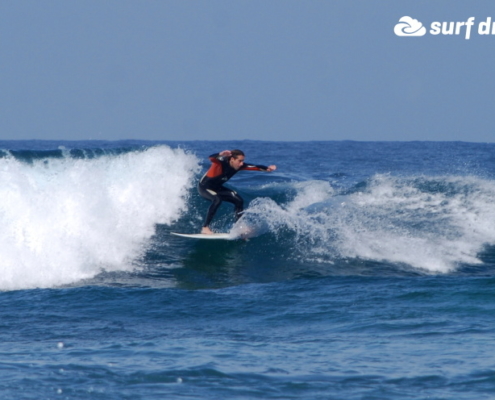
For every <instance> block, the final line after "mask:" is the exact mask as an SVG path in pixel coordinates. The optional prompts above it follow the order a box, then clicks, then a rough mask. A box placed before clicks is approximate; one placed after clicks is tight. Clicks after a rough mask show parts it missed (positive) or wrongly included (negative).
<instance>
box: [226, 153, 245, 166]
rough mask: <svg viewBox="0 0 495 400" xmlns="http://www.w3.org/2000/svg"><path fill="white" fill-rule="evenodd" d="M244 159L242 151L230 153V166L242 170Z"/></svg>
mask: <svg viewBox="0 0 495 400" xmlns="http://www.w3.org/2000/svg"><path fill="white" fill-rule="evenodd" d="M244 157H245V156H244V152H243V151H242V150H232V151H231V152H230V160H229V164H230V166H231V167H232V168H234V169H236V170H238V169H240V168H241V167H242V166H243V165H244Z"/></svg>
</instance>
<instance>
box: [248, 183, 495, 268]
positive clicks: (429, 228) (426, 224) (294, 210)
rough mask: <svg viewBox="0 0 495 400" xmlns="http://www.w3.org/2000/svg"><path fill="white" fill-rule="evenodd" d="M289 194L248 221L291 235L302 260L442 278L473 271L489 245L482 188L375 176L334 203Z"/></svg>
mask: <svg viewBox="0 0 495 400" xmlns="http://www.w3.org/2000/svg"><path fill="white" fill-rule="evenodd" d="M294 187H295V188H296V190H297V195H296V197H295V198H294V199H293V200H292V201H290V202H288V203H287V204H284V205H277V204H276V203H275V202H273V201H270V200H268V199H259V200H257V201H255V202H253V203H252V207H251V209H250V210H248V214H250V215H251V216H256V219H257V220H261V221H263V223H264V224H267V225H268V226H269V229H270V230H271V231H272V232H275V233H278V232H282V231H284V230H288V231H291V232H295V233H296V237H295V239H294V240H295V241H296V243H295V245H294V246H291V247H293V248H299V249H302V250H301V253H302V255H303V256H304V257H306V258H307V259H308V260H310V259H311V260H316V259H319V260H322V259H323V260H327V261H331V260H332V259H335V258H339V257H344V258H347V257H349V258H361V259H368V260H376V261H387V262H392V263H404V264H408V265H410V266H413V267H416V268H421V269H423V270H427V271H431V272H448V271H451V270H452V269H454V268H456V266H458V265H459V264H461V263H469V264H478V263H480V262H481V261H480V260H479V258H478V254H479V252H480V251H481V250H482V248H483V246H484V245H485V244H494V243H495V209H494V208H493V203H492V199H493V198H494V197H495V182H493V181H490V180H485V179H481V178H476V177H412V178H397V177H393V176H389V175H377V176H375V177H373V179H371V181H370V182H369V184H368V185H367V187H366V188H365V189H363V190H362V191H359V192H355V193H352V194H347V195H342V196H336V194H335V191H334V190H333V189H331V188H330V187H329V184H328V183H326V182H322V181H310V182H306V183H304V184H300V183H299V184H296V185H294ZM436 188H437V189H438V190H437V189H436Z"/></svg>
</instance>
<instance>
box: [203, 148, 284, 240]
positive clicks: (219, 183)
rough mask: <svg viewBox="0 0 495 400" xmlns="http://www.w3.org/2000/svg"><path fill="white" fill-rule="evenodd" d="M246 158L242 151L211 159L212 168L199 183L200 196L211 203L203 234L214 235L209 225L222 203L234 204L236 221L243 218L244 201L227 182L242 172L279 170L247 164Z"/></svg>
mask: <svg viewBox="0 0 495 400" xmlns="http://www.w3.org/2000/svg"><path fill="white" fill-rule="evenodd" d="M244 157H245V156H244V152H243V151H242V150H224V151H222V152H220V153H215V154H212V155H211V156H210V157H209V159H210V161H211V163H212V164H211V167H210V169H209V170H208V171H207V172H206V174H205V175H204V176H203V177H202V178H201V180H200V181H199V183H198V192H199V194H200V195H201V196H203V197H204V198H205V199H207V200H209V201H211V205H210V208H209V209H208V213H207V214H206V219H205V223H204V224H203V228H202V229H201V233H203V234H212V233H213V231H212V230H211V229H210V228H209V225H210V223H211V221H212V219H213V217H214V215H215V213H216V212H217V210H218V207H220V204H222V201H227V202H229V203H232V204H234V211H235V220H236V221H237V220H238V219H239V218H240V217H241V216H242V213H243V210H244V200H243V199H242V197H241V196H239V194H238V193H237V192H235V191H234V190H231V189H228V188H226V187H224V186H223V184H224V183H225V182H227V181H228V180H229V179H230V178H232V177H233V176H234V175H235V174H236V173H237V172H239V171H242V170H249V171H267V172H271V171H275V170H276V169H277V167H276V166H275V165H270V166H268V167H265V166H264V165H253V164H246V163H245V162H244Z"/></svg>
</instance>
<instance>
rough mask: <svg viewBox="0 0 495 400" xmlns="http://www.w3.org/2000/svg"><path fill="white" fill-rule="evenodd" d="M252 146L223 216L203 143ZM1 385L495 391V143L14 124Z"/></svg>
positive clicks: (333, 395) (1, 290)
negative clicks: (168, 138) (211, 188)
mask: <svg viewBox="0 0 495 400" xmlns="http://www.w3.org/2000/svg"><path fill="white" fill-rule="evenodd" d="M234 148H239V149H242V150H244V152H245V153H246V161H248V162H251V163H254V164H263V165H269V164H276V165H277V170H276V171H274V172H271V173H266V172H258V171H242V172H239V173H238V174H237V175H236V176H234V177H233V178H232V179H231V181H229V183H228V185H229V186H230V187H233V188H235V190H237V191H238V193H240V194H241V196H242V197H243V198H244V199H245V202H246V205H247V207H246V212H245V214H244V216H243V218H242V219H241V220H240V221H239V222H238V223H234V220H233V207H232V205H231V204H228V203H224V204H222V206H221V207H220V210H219V212H218V213H217V215H216V218H215V220H214V223H213V225H212V229H213V230H216V231H218V232H227V231H235V230H236V229H238V228H239V226H240V224H242V226H248V227H249V232H250V237H249V239H247V240H242V239H241V240H232V241H217V240H194V239H185V238H181V237H176V236H173V235H171V232H183V233H196V232H198V231H199V230H200V229H201V226H202V222H203V219H204V217H205V214H206V210H207V208H208V205H209V203H208V202H207V201H206V200H204V199H203V198H201V197H200V196H199V195H198V193H197V192H196V184H197V181H198V179H199V178H200V177H201V176H202V174H204V173H205V171H206V169H207V168H208V166H209V164H210V162H209V160H208V156H209V155H210V154H212V153H215V152H218V151H222V150H225V149H234ZM0 183H1V184H0V225H1V229H0V268H1V272H2V273H1V274H0V398H2V399H16V400H18V399H37V400H39V399H119V400H121V399H133V400H135V399H147V400H149V399H219V398H222V399H345V400H351V399H369V400H371V399H377V400H378V399H379V400H384V399H400V400H403V399H455V400H461V399H476V400H480V399H494V398H495V289H494V287H495V207H494V201H493V199H494V198H495V144H492V143H463V142H353V141H336V142H333V141H326V142H270V141H267V142H265V141H232V142H225V141H224V142H218V141H190V142H186V141H185V142H152V141H138V140H135V141H117V142H104V141H80V142H75V141H74V142H73V141H3V142H0Z"/></svg>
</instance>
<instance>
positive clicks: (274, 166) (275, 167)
mask: <svg viewBox="0 0 495 400" xmlns="http://www.w3.org/2000/svg"><path fill="white" fill-rule="evenodd" d="M276 169H277V166H276V165H270V166H269V167H268V168H267V169H266V170H267V171H268V172H272V171H275V170H276Z"/></svg>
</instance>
